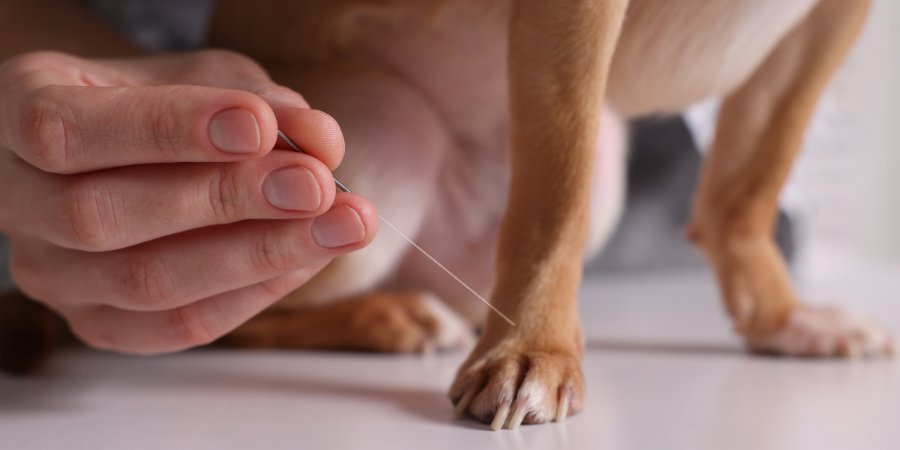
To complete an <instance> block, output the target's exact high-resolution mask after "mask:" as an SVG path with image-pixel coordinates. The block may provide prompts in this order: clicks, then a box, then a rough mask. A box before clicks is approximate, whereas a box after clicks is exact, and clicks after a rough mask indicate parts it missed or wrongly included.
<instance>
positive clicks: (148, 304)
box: [122, 254, 176, 310]
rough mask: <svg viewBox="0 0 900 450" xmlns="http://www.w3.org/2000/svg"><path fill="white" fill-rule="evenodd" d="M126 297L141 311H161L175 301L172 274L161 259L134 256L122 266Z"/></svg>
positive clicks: (148, 256)
mask: <svg viewBox="0 0 900 450" xmlns="http://www.w3.org/2000/svg"><path fill="white" fill-rule="evenodd" d="M122 270H123V274H124V275H123V278H124V279H123V286H124V291H125V292H124V295H125V296H126V298H128V299H130V302H131V303H134V304H135V305H136V306H139V307H140V308H141V309H149V310H161V309H165V308H166V306H167V305H169V304H171V303H172V302H173V300H174V299H175V294H176V289H175V283H174V280H173V278H172V273H171V272H170V271H169V269H168V267H166V265H165V264H164V263H163V261H161V260H160V259H158V258H156V257H154V256H150V255H141V254H138V255H134V256H131V257H130V258H128V259H126V260H125V262H124V263H123V264H122Z"/></svg>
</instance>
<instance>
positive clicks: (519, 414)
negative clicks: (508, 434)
mask: <svg viewBox="0 0 900 450" xmlns="http://www.w3.org/2000/svg"><path fill="white" fill-rule="evenodd" d="M526 413H528V409H527V408H526V407H525V405H519V406H517V407H516V410H515V411H514V412H513V415H512V417H510V418H509V424H508V425H507V428H509V429H510V430H516V429H518V428H519V427H520V426H521V425H522V421H523V420H525V414H526Z"/></svg>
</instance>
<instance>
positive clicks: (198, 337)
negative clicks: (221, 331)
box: [166, 307, 218, 347]
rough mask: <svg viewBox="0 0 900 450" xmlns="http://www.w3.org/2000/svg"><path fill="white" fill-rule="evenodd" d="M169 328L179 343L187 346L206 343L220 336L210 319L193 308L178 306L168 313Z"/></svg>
mask: <svg viewBox="0 0 900 450" xmlns="http://www.w3.org/2000/svg"><path fill="white" fill-rule="evenodd" d="M166 323H167V325H168V326H167V327H166V328H167V330H168V331H169V332H171V333H173V334H174V336H175V340H176V341H177V342H178V344H180V345H182V346H187V347H197V346H201V345H206V344H209V343H211V342H213V341H214V340H216V339H217V338H218V334H217V333H215V331H214V330H213V327H212V325H211V324H210V322H209V321H208V319H207V318H206V317H205V316H204V315H202V314H199V313H198V312H197V311H195V310H194V309H192V308H189V307H184V308H177V309H174V310H172V311H169V312H168V313H167V317H166Z"/></svg>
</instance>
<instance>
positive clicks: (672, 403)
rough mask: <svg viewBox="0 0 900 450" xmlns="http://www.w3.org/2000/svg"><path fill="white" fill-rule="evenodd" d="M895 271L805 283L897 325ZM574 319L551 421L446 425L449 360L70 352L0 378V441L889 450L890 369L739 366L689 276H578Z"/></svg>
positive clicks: (897, 407)
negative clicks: (575, 410) (583, 346)
mask: <svg viewBox="0 0 900 450" xmlns="http://www.w3.org/2000/svg"><path fill="white" fill-rule="evenodd" d="M897 278H898V280H897V281H894V280H884V279H881V280H876V281H878V282H871V280H864V279H862V278H855V279H852V280H844V281H836V282H834V283H828V284H827V285H826V284H821V283H820V284H819V285H816V286H812V287H810V289H809V291H810V292H812V293H815V294H817V295H824V296H825V297H826V298H829V299H840V298H843V299H845V300H848V304H849V303H853V304H854V305H856V306H857V309H858V310H860V311H863V312H866V313H868V314H870V315H873V316H876V317H878V318H879V319H880V320H881V321H882V322H884V323H887V324H889V325H890V326H891V327H892V328H893V329H894V330H900V304H898V303H897V302H894V301H893V297H894V296H895V295H896V294H897V293H898V292H900V290H898V289H897V288H898V287H900V277H897ZM851 301H852V302H851ZM582 311H583V314H582V316H583V318H584V320H585V324H586V331H587V336H588V344H587V354H586V357H585V360H584V368H585V373H586V379H587V388H588V394H587V399H586V409H585V411H584V412H583V413H581V414H579V415H577V416H574V417H572V418H570V419H569V420H568V421H566V422H565V423H562V424H551V425H541V426H525V427H523V428H521V429H520V430H518V431H509V430H504V431H500V432H491V431H487V430H486V427H485V426H483V425H481V424H477V423H474V422H468V421H460V420H456V419H455V418H454V417H453V414H452V410H451V407H450V404H449V402H448V401H447V400H446V397H445V391H446V388H447V386H448V385H449V383H450V381H451V380H452V378H453V375H454V372H455V370H456V367H457V365H458V364H459V363H460V362H461V360H462V359H463V358H464V356H465V354H464V353H461V352H460V353H452V354H437V355H434V356H431V357H420V356H385V355H364V354H341V353H316V352H275V351H272V352H237V351H230V350H198V351H191V352H187V353H182V354H177V355H170V356H164V357H155V358H137V357H125V356H117V355H111V354H103V353H97V352H89V351H86V350H80V351H69V352H66V353H63V354H60V355H58V356H57V358H56V359H55V360H54V361H53V363H52V365H51V367H50V370H49V371H48V372H47V373H46V374H44V375H42V376H40V377H37V378H30V379H29V378H26V379H19V378H10V377H6V376H0V448H2V449H56V448H82V449H95V450H101V449H143V448H148V449H149V448H153V449H182V448H184V449H205V448H210V449H212V448H216V449H263V448H291V449H331V448H335V449H352V448H377V449H466V450H474V449H482V448H485V449H488V448H489V449H504V450H505V449H545V448H569V449H654V450H656V449H717V450H719V449H767V450H769V449H880V448H883V449H897V448H900V425H898V424H900V422H898V420H900V371H898V368H897V366H896V364H894V362H892V361H885V360H882V361H849V362H848V361H814V360H791V359H776V358H764V357H750V356H747V355H745V354H743V353H741V351H740V345H739V342H738V341H737V340H736V339H735V338H734V337H733V336H732V335H731V333H730V331H729V327H728V324H727V323H726V322H725V321H724V320H723V317H722V314H721V308H720V307H719V304H718V302H717V300H716V293H715V290H714V287H713V284H712V281H711V280H710V279H709V278H708V277H706V276H700V275H697V274H690V275H684V274H681V275H679V274H667V275H642V276H616V277H605V278H595V279H591V280H588V281H587V282H586V284H585V288H584V290H583V295H582Z"/></svg>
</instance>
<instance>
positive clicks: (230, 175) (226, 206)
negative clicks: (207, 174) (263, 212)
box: [207, 164, 243, 223]
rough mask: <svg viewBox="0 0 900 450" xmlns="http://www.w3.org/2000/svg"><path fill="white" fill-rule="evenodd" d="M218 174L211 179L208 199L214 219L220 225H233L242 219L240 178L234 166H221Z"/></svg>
mask: <svg viewBox="0 0 900 450" xmlns="http://www.w3.org/2000/svg"><path fill="white" fill-rule="evenodd" d="M218 168H219V170H218V173H216V174H215V175H214V176H212V177H211V178H210V181H209V185H208V187H207V192H208V195H207V199H208V200H209V205H208V206H209V210H210V211H211V214H212V217H213V218H214V219H215V220H217V221H218V222H220V223H231V222H235V221H238V220H240V219H242V217H241V207H240V205H241V204H242V202H241V198H242V195H243V190H242V189H239V188H238V186H242V184H241V180H240V176H239V175H238V173H237V171H236V170H234V169H235V165H234V164H219V165H218Z"/></svg>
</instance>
